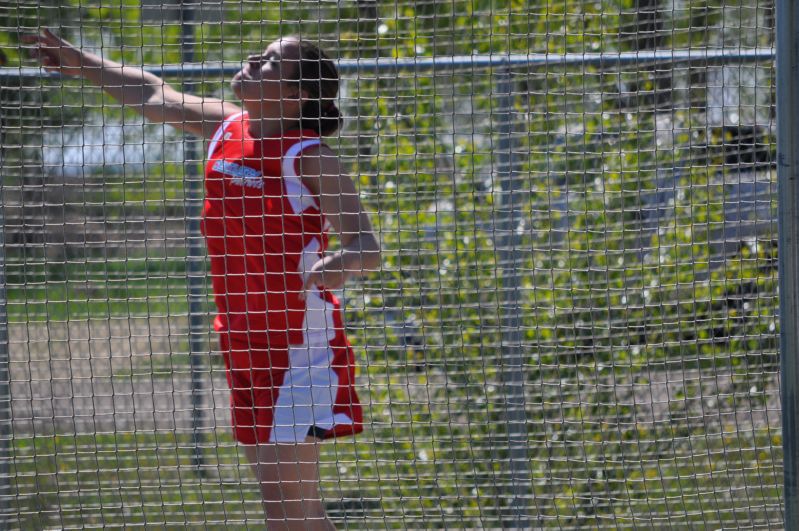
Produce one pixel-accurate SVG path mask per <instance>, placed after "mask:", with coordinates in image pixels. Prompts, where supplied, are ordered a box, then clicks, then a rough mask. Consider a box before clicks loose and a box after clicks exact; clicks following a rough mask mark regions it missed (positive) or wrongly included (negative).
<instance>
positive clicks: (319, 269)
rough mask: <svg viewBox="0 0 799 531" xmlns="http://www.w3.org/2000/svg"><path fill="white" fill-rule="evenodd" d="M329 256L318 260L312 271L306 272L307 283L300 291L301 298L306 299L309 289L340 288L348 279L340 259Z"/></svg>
mask: <svg viewBox="0 0 799 531" xmlns="http://www.w3.org/2000/svg"><path fill="white" fill-rule="evenodd" d="M336 258H337V257H336V256H335V255H334V256H329V257H327V258H324V259H322V260H319V261H318V262H316V263H315V264H314V265H313V267H312V268H311V270H310V271H308V272H307V273H306V274H305V284H304V285H303V286H302V291H301V292H300V299H302V300H305V298H306V297H307V296H308V291H310V290H311V289H313V287H314V286H316V287H319V288H321V287H324V288H325V289H338V288H340V287H342V286H343V285H344V283H345V282H346V281H347V274H346V272H345V271H344V270H343V269H342V267H341V263H340V260H337V259H336Z"/></svg>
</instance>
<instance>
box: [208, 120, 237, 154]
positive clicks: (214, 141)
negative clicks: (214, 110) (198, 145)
mask: <svg viewBox="0 0 799 531" xmlns="http://www.w3.org/2000/svg"><path fill="white" fill-rule="evenodd" d="M244 114H246V113H243V112H238V113H236V114H233V115H231V116H228V117H227V118H225V121H224V122H222V124H221V125H220V126H219V129H217V130H216V133H214V136H213V138H211V143H210V144H208V158H209V159H210V158H211V156H212V155H213V154H214V151H216V146H217V144H219V141H220V140H221V139H222V135H223V134H225V130H226V129H227V128H228V126H229V125H230V124H231V122H233V121H234V120H237V119H239V118H241V117H242V116H243V115H244Z"/></svg>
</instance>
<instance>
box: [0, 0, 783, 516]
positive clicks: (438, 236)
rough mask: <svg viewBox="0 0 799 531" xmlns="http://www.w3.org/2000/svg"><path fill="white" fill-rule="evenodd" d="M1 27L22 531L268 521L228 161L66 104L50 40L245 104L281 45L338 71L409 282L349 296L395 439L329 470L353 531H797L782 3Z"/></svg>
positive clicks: (339, 141)
mask: <svg viewBox="0 0 799 531" xmlns="http://www.w3.org/2000/svg"><path fill="white" fill-rule="evenodd" d="M181 6H182V7H181ZM0 14H2V22H0V29H2V31H1V32H0V46H1V47H0V52H2V53H0V63H2V65H0V66H4V68H2V70H0V79H1V80H2V88H0V110H1V111H2V115H0V120H2V128H0V170H1V171H0V173H1V174H2V189H1V192H2V206H3V219H4V225H3V232H2V234H3V242H4V245H3V246H2V250H3V256H4V270H3V273H4V278H5V288H6V289H5V308H6V310H7V332H8V349H7V363H5V364H4V365H5V366H4V367H2V368H0V369H2V370H6V369H7V380H8V383H9V385H8V387H7V390H6V391H7V392H6V396H3V397H0V410H2V411H3V415H4V420H3V424H2V426H3V430H4V431H3V432H2V440H1V441H0V442H1V443H2V454H0V455H2V467H3V468H2V474H0V498H1V499H2V514H3V517H4V518H5V523H6V525H7V526H8V527H9V528H13V529H17V528H19V529H43V528H56V527H57V528H64V529H74V528H83V527H125V526H131V527H133V526H150V525H153V526H154V525H161V526H173V527H202V526H208V527H211V528H215V527H220V526H227V527H230V528H236V527H242V528H243V527H247V526H253V527H257V526H258V525H261V522H262V521H263V514H262V508H261V504H260V499H261V498H260V494H259V492H258V486H257V483H256V481H255V478H254V477H253V476H252V472H251V471H250V468H249V465H248V464H247V460H246V458H245V456H244V454H243V452H242V451H241V449H240V448H239V447H238V445H237V444H236V443H235V441H234V440H233V438H232V436H231V433H230V428H229V426H230V414H229V403H228V400H229V399H228V387H227V382H226V380H225V367H224V364H223V362H222V357H221V356H220V355H219V347H218V342H217V339H216V336H215V334H214V333H213V331H212V328H211V320H212V317H213V311H212V304H211V283H210V278H209V277H208V274H207V271H206V264H205V262H206V256H205V252H204V250H203V247H202V236H201V235H200V234H199V232H197V222H198V216H199V212H200V205H201V203H202V193H201V190H202V170H201V166H202V163H203V161H204V154H205V149H204V146H203V145H202V144H201V143H200V142H198V141H196V140H192V139H190V138H186V137H184V136H183V134H182V133H180V132H179V131H176V130H175V129H170V128H169V127H167V126H165V125H163V124H153V123H148V122H146V121H144V120H143V119H142V118H141V117H140V115H139V114H137V113H136V112H135V111H133V110H130V109H123V108H122V107H120V106H119V104H118V102H116V101H114V100H113V99H112V98H110V97H109V96H107V95H104V94H103V92H102V90H101V89H99V88H97V87H95V86H93V85H92V84H90V83H88V82H86V81H81V80H77V79H75V78H67V77H59V76H55V75H47V74H44V73H43V71H40V70H39V69H38V68H36V63H35V61H33V60H32V59H30V58H29V57H28V56H27V55H26V53H25V46H23V45H21V44H20V37H21V35H23V34H25V33H30V32H34V33H35V32H37V31H39V29H40V28H41V27H49V28H53V29H54V30H55V31H57V32H58V33H59V34H60V35H62V36H63V37H64V38H66V39H68V40H69V41H70V42H72V43H73V44H76V45H78V46H80V47H81V48H82V49H85V50H89V51H91V52H92V53H96V54H99V55H102V56H103V57H107V58H110V59H113V60H116V61H123V62H125V64H130V65H147V66H148V67H150V68H152V69H153V71H156V72H159V73H160V74H162V75H163V76H164V77H165V79H166V80H167V81H168V82H170V83H171V84H172V85H173V86H177V87H182V90H184V91H186V92H191V93H194V94H199V95H205V96H214V97H220V98H223V99H225V100H231V101H235V96H234V95H233V94H232V92H231V90H230V87H229V84H228V80H229V79H230V77H231V75H232V74H231V72H235V71H236V69H237V68H239V67H240V64H241V61H242V58H244V57H246V56H247V55H248V54H250V53H253V52H256V53H258V52H260V51H261V50H263V49H264V48H265V47H266V45H268V44H269V43H270V42H271V41H273V40H274V39H275V38H278V37H279V36H281V35H289V34H294V35H300V36H301V37H302V38H307V39H310V40H313V41H315V42H318V43H319V44H320V45H321V47H322V48H324V49H326V50H328V51H329V52H330V54H331V55H332V56H334V57H337V58H338V59H339V68H340V71H341V72H342V85H341V93H340V95H339V99H338V102H337V103H338V105H339V107H340V108H341V109H342V111H343V114H344V115H345V116H346V121H345V127H344V128H343V129H342V130H341V131H340V133H339V135H338V136H337V137H334V138H333V139H331V142H330V143H331V146H333V147H334V148H336V150H337V151H338V153H339V154H340V156H341V159H342V162H343V166H344V167H345V168H346V171H347V172H348V173H349V174H350V175H352V176H353V179H354V180H355V182H356V184H357V185H358V188H359V192H360V196H361V200H362V202H363V204H364V205H365V207H366V209H367V210H368V211H369V212H370V215H371V217H372V220H373V222H374V224H375V225H376V227H375V229H376V232H377V233H378V235H379V239H380V241H381V247H382V266H381V271H380V272H379V273H378V274H372V275H369V276H366V277H363V278H361V279H358V280H355V281H352V282H350V283H349V284H347V286H346V288H344V289H342V290H340V291H339V295H340V298H341V300H342V302H343V306H344V308H345V315H346V322H347V331H348V335H349V337H350V340H351V342H352V343H353V345H354V347H355V351H356V356H357V362H358V366H359V374H358V379H357V389H358V393H359V395H360V396H361V399H362V401H363V402H364V406H365V415H366V418H365V420H364V423H365V428H366V429H365V431H364V433H362V434H360V435H358V436H357V437H355V438H341V439H335V440H332V441H329V442H326V443H324V444H323V445H322V447H321V452H322V457H321V459H322V468H321V477H322V491H323V498H324V503H325V507H326V509H327V511H328V514H329V515H330V517H331V519H332V520H333V521H334V523H335V524H336V525H337V526H338V527H340V528H342V529H348V528H356V529H360V528H408V529H433V528H461V527H462V528H501V527H513V526H516V527H530V528H539V527H544V528H550V527H552V528H560V529H580V528H613V529H627V528H644V529H646V528H667V527H675V528H687V527H691V528H707V529H718V528H739V527H742V528H756V527H762V528H774V527H780V526H781V525H782V507H781V496H782V492H781V491H782V487H781V484H782V447H781V445H782V441H781V436H782V432H781V428H780V418H779V416H780V411H779V410H780V407H779V392H778V387H779V383H778V375H779V358H778V323H777V289H776V284H777V275H776V259H777V254H776V240H777V226H776V225H777V224H776V169H775V164H774V159H775V155H774V152H775V142H774V128H775V124H774V65H773V58H772V55H771V46H772V41H773V37H774V20H773V14H774V10H773V3H772V2H771V0H758V1H757V2H756V3H752V2H743V1H735V2H729V1H728V2H721V1H715V0H702V1H699V0H673V1H670V2H665V1H659V0H634V1H633V0H630V1H607V0H601V1H597V2H594V3H586V2H582V1H578V0H565V1H559V2H549V1H543V0H539V1H535V2H509V3H503V2H492V1H489V0H485V1H481V0H475V1H470V2H464V1H462V0H452V1H448V2H435V1H428V2H423V1H418V2H410V3H404V2H399V3H398V2H383V1H382V0H380V1H363V0H361V1H341V2H318V3H317V2H275V1H259V2H249V1H235V2H224V3H211V2H197V3H194V4H191V3H185V2H184V3H182V4H181V3H179V2H167V3H153V2H150V1H144V2H141V3H140V2H135V1H134V2H103V3H92V2H82V1H81V0H62V1H60V2H55V1H50V0H38V1H25V0H19V1H18V2H13V3H9V2H7V1H0ZM434 59H435V60H434ZM333 247H334V248H335V245H333ZM0 315H2V312H0Z"/></svg>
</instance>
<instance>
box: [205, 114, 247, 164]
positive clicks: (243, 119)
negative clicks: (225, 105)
mask: <svg viewBox="0 0 799 531" xmlns="http://www.w3.org/2000/svg"><path fill="white" fill-rule="evenodd" d="M249 119H250V118H249V115H248V114H247V112H246V111H239V112H235V113H233V114H231V115H230V116H228V117H227V118H225V120H224V121H223V122H222V123H221V124H219V127H218V128H217V129H216V131H215V132H214V136H213V137H211V141H210V142H209V143H208V158H211V157H212V156H213V155H214V153H215V152H216V151H217V150H219V149H221V147H222V145H223V144H224V143H225V142H226V141H227V140H231V139H236V140H241V139H243V138H244V137H245V136H246V134H247V133H246V132H247V124H248V122H249Z"/></svg>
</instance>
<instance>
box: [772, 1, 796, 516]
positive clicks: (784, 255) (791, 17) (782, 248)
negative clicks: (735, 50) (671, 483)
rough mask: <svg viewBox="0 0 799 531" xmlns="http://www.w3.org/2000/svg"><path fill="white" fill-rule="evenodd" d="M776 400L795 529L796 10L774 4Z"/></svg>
mask: <svg viewBox="0 0 799 531" xmlns="http://www.w3.org/2000/svg"><path fill="white" fill-rule="evenodd" d="M776 7H777V182H778V186H777V194H778V208H779V214H778V218H779V219H778V223H779V225H778V228H779V294H780V399H781V401H782V445H783V454H784V457H783V464H784V481H785V484H784V487H785V491H784V496H785V529H799V437H798V436H799V433H798V432H797V415H799V98H798V97H797V92H796V91H797V90H799V34H798V33H797V30H799V6H797V5H796V3H795V2H794V1H793V0H777V6H776Z"/></svg>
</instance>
